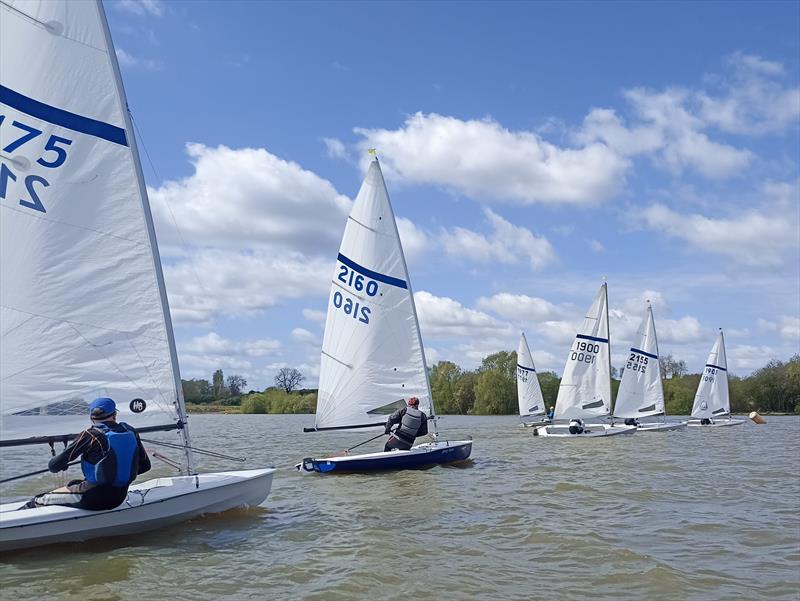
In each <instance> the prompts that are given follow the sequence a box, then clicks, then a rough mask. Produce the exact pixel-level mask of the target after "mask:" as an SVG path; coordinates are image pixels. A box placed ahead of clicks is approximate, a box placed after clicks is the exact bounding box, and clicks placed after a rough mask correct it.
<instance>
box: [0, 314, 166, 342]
mask: <svg viewBox="0 0 800 601" xmlns="http://www.w3.org/2000/svg"><path fill="white" fill-rule="evenodd" d="M0 307H3V308H5V309H10V310H11V311H16V312H17V313H24V314H25V315H33V316H34V317H39V318H41V319H47V320H49V321H55V322H56V323H65V324H67V325H70V326H82V327H85V328H96V329H98V330H105V331H106V332H114V333H115V334H122V335H124V336H129V335H130V332H129V331H127V330H118V329H116V328H107V327H105V326H100V325H97V324H94V323H83V322H80V321H73V320H71V319H58V318H57V317H51V316H49V315H42V314H41V313H34V312H32V311H24V310H22V309H18V308H17V307H12V306H10V305H0ZM137 336H141V337H142V338H148V339H150V340H153V341H155V342H166V339H165V338H159V337H158V336H150V335H149V334H137Z"/></svg>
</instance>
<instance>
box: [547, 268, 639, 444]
mask: <svg viewBox="0 0 800 601" xmlns="http://www.w3.org/2000/svg"><path fill="white" fill-rule="evenodd" d="M610 416H611V350H610V348H609V335H608V287H607V285H606V284H605V283H603V285H602V286H600V290H598V292H597V296H595V299H594V302H593V303H592V306H591V307H590V308H589V312H588V313H587V314H586V317H585V318H584V320H583V324H582V325H581V328H580V329H579V330H578V333H577V334H576V336H575V342H574V343H573V345H572V348H571V349H570V351H569V354H568V355H567V364H566V365H565V367H564V375H563V377H562V378H561V385H560V386H559V388H558V397H557V398H556V408H555V415H554V421H557V422H561V423H556V424H552V425H547V426H540V427H538V428H536V429H535V430H534V431H533V435H534V436H544V437H550V438H573V439H577V438H596V437H600V436H615V435H619V434H633V433H635V432H636V427H635V426H624V425H617V424H607V423H591V424H586V423H585V420H592V419H595V420H596V419H602V418H607V417H610Z"/></svg>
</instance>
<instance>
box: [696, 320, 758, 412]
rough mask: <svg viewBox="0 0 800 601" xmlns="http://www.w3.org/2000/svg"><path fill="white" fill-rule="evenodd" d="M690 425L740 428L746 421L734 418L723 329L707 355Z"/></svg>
mask: <svg viewBox="0 0 800 601" xmlns="http://www.w3.org/2000/svg"><path fill="white" fill-rule="evenodd" d="M692 418H693V419H690V420H689V425H690V426H692V427H699V428H719V427H723V426H738V425H741V424H743V423H744V420H743V419H732V418H731V401H730V397H729V395H728V360H727V357H726V356H725V337H724V336H723V335H722V328H720V330H719V334H717V339H716V340H715V341H714V346H713V347H711V352H710V353H709V354H708V360H707V361H706V366H705V369H704V370H703V375H702V377H701V378H700V384H699V385H698V386H697V393H696V394H695V396H694V405H693V406H692Z"/></svg>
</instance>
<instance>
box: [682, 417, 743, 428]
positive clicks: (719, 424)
mask: <svg viewBox="0 0 800 601" xmlns="http://www.w3.org/2000/svg"><path fill="white" fill-rule="evenodd" d="M743 423H744V420H743V419H723V420H719V421H715V422H711V423H710V424H703V423H700V420H699V419H690V420H689V424H688V425H689V427H691V428H724V427H726V426H741V425H742V424H743Z"/></svg>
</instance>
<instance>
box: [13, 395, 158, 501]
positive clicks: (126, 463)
mask: <svg viewBox="0 0 800 601" xmlns="http://www.w3.org/2000/svg"><path fill="white" fill-rule="evenodd" d="M89 415H90V417H91V419H92V427H91V428H89V429H88V430H84V431H83V432H81V433H80V434H79V435H78V437H77V438H76V439H75V441H73V442H72V444H70V445H69V446H68V447H67V448H66V449H64V451H63V452H62V453H60V454H59V455H56V456H55V457H53V458H52V459H51V460H50V463H49V464H48V468H49V469H50V471H51V472H60V471H63V470H66V469H67V466H68V464H69V463H70V462H72V461H73V460H74V459H75V458H77V457H80V458H81V470H82V471H83V477H84V479H83V480H73V481H71V482H70V483H69V484H68V485H67V486H64V487H61V488H58V489H56V490H54V491H52V492H49V493H44V494H41V495H37V496H35V497H34V498H33V499H31V500H30V501H29V502H28V503H27V505H26V508H32V507H38V506H41V505H67V506H70V507H79V508H81V509H93V510H101V509H113V508H115V507H117V506H119V505H120V504H121V503H122V502H123V501H124V500H125V497H126V495H127V494H128V486H129V485H130V483H131V482H133V481H134V480H135V479H136V476H138V475H139V474H143V473H145V472H146V471H148V470H149V469H150V458H149V457H148V456H147V452H146V451H145V450H144V447H143V446H142V442H141V441H140V440H139V435H138V434H137V433H136V430H134V429H133V428H132V427H131V426H129V425H128V424H125V423H117V422H116V419H115V418H116V415H117V407H116V404H115V403H114V401H113V400H111V399H109V398H107V397H102V398H99V399H95V400H94V401H93V402H92V403H91V405H89Z"/></svg>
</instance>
